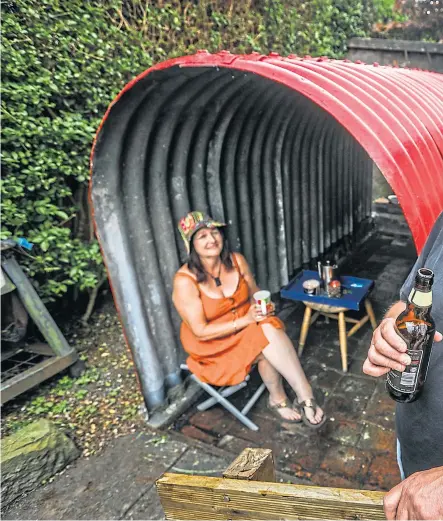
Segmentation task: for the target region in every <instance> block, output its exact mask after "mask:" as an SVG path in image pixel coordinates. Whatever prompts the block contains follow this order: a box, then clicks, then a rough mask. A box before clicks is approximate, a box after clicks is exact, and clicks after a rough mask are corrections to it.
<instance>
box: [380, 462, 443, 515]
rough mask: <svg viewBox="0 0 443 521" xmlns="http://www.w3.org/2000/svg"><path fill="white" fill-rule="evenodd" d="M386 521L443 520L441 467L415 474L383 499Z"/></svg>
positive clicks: (442, 469) (442, 476) (442, 470)
mask: <svg viewBox="0 0 443 521" xmlns="http://www.w3.org/2000/svg"><path fill="white" fill-rule="evenodd" d="M383 504H384V509H385V515H386V519H388V520H390V519H406V520H409V519H443V467H435V468H433V469H430V470H424V471H422V472H416V473H415V474H412V476H409V478H407V479H405V480H404V481H402V482H401V483H399V484H398V485H397V486H395V487H394V488H393V489H391V490H390V491H389V492H388V493H387V494H386V496H385V497H384V501H383Z"/></svg>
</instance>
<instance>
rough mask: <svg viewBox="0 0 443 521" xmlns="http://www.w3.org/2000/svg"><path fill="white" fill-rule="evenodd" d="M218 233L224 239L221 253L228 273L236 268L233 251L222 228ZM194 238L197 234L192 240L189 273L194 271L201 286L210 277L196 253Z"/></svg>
mask: <svg viewBox="0 0 443 521" xmlns="http://www.w3.org/2000/svg"><path fill="white" fill-rule="evenodd" d="M218 231H219V232H220V235H221V236H222V239H223V248H222V251H221V252H220V259H221V261H222V264H223V265H224V266H225V268H226V269H227V270H228V271H231V270H232V269H233V268H234V265H233V263H232V257H231V254H232V252H231V249H230V248H229V244H228V240H227V239H226V237H225V234H224V232H223V229H222V228H219V229H218ZM194 237H195V234H194V235H193V236H192V238H191V244H190V248H191V251H190V253H189V257H188V268H189V271H192V273H193V274H194V275H195V276H196V277H197V282H198V283H199V284H200V283H201V282H206V280H207V279H208V275H207V273H206V271H205V270H204V269H203V264H202V262H201V259H200V257H199V255H198V253H197V252H196V251H195V248H194Z"/></svg>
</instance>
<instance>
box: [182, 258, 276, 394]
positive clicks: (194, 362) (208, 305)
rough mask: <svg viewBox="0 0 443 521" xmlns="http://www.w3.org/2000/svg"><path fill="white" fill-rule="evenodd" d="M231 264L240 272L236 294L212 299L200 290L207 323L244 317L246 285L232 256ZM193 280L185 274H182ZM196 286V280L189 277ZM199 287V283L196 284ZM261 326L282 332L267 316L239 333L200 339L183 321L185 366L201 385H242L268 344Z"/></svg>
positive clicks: (246, 304) (246, 294)
mask: <svg viewBox="0 0 443 521" xmlns="http://www.w3.org/2000/svg"><path fill="white" fill-rule="evenodd" d="M233 259H234V265H235V268H236V269H237V271H238V272H239V281H238V285H237V289H236V290H235V293H234V294H233V295H232V296H231V297H222V298H213V297H209V296H208V295H205V293H203V291H200V289H199V291H200V298H201V300H202V303H203V310H204V313H205V315H206V319H207V321H208V322H210V323H213V324H220V323H223V322H231V323H232V321H233V320H234V318H240V317H243V316H245V315H246V314H247V312H248V310H249V307H250V305H251V304H250V301H249V289H248V284H247V282H246V281H245V279H244V278H243V276H242V274H241V272H240V270H239V268H238V264H237V261H236V259H235V255H233ZM181 275H185V276H187V277H189V278H192V277H191V276H190V275H188V274H186V273H183V272H182V273H181ZM192 280H193V281H194V282H195V284H197V281H196V280H195V279H194V278H192ZM197 286H198V284H197ZM262 324H272V325H273V326H274V327H276V328H279V329H284V325H283V322H282V321H281V320H280V319H279V318H277V317H274V316H271V317H268V318H266V319H265V320H263V321H261V322H260V323H259V324H256V323H254V324H250V325H249V326H247V327H245V328H244V329H242V330H241V331H238V332H237V333H233V334H232V335H230V336H226V337H223V338H216V339H213V340H199V339H198V338H197V337H196V336H195V335H194V334H193V333H192V331H191V329H190V328H189V326H188V325H187V324H185V323H184V322H183V323H182V325H181V330H180V339H181V342H182V345H183V347H184V349H185V351H186V352H187V353H188V354H189V357H188V359H187V360H186V363H187V365H188V367H189V369H190V370H191V371H192V372H193V373H194V374H195V375H196V376H197V377H198V378H200V380H202V381H203V382H206V383H209V384H212V385H217V386H225V385H236V384H238V383H240V382H243V380H244V379H245V377H246V375H248V374H249V372H250V370H251V366H252V364H253V362H254V360H255V359H256V358H257V356H258V355H259V354H260V353H261V352H262V351H263V349H264V348H265V347H266V346H267V345H268V343H269V342H268V340H267V338H266V336H265V335H264V333H263V330H262V327H261V326H262Z"/></svg>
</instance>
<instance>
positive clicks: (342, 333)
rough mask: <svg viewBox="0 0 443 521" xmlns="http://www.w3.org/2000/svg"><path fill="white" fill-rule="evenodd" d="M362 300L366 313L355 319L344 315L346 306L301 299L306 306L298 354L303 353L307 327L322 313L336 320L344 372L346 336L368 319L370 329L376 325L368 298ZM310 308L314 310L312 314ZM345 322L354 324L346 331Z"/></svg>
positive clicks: (346, 362)
mask: <svg viewBox="0 0 443 521" xmlns="http://www.w3.org/2000/svg"><path fill="white" fill-rule="evenodd" d="M364 302H365V309H366V315H365V316H364V317H363V318H362V319H361V320H357V319H355V318H348V317H346V315H345V313H346V311H349V309H348V308H343V307H337V306H329V305H327V304H316V303H314V302H306V301H303V304H304V305H305V306H306V308H305V314H304V317H303V324H302V327H301V331H300V340H299V344H298V356H301V354H302V353H303V348H304V346H305V341H306V337H307V336H308V331H309V327H310V326H311V325H312V324H313V323H314V322H315V321H316V320H317V318H318V317H319V316H320V315H323V316H325V317H328V318H333V319H334V320H338V335H339V339H340V353H341V363H342V369H343V372H344V373H346V372H347V371H348V343H347V338H348V337H350V336H352V335H353V334H354V333H355V332H356V331H358V330H359V329H360V328H361V327H362V326H363V325H364V324H366V322H367V321H368V320H370V322H371V325H372V329H374V330H375V328H376V327H377V321H376V319H375V315H374V310H373V309H372V305H371V303H370V301H369V299H368V298H367V299H365V301H364ZM312 310H314V314H312ZM346 322H351V323H352V324H354V326H353V327H352V328H351V329H350V330H349V331H348V332H346Z"/></svg>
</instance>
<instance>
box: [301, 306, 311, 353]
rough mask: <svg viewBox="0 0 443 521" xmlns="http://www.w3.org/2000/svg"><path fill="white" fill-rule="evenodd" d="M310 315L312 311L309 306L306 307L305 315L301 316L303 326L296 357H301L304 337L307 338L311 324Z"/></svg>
mask: <svg viewBox="0 0 443 521" xmlns="http://www.w3.org/2000/svg"><path fill="white" fill-rule="evenodd" d="M311 313H312V309H311V308H310V307H309V306H306V308H305V314H304V316H303V324H302V326H301V331H300V339H299V342H298V356H301V354H302V353H303V348H304V347H305V341H306V337H307V336H308V331H309V325H310V323H311Z"/></svg>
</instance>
